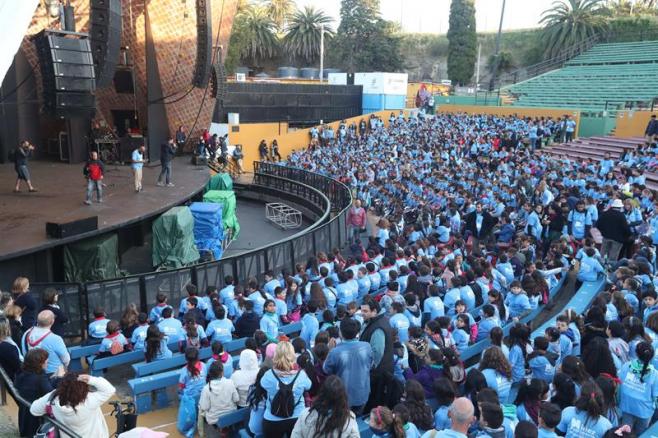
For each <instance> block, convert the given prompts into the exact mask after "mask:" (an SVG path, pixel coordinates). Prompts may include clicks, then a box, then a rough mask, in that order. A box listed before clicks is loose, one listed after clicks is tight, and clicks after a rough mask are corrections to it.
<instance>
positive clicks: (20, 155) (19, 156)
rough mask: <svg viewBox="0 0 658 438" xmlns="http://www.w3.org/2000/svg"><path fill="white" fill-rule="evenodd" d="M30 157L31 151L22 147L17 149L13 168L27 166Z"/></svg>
mask: <svg viewBox="0 0 658 438" xmlns="http://www.w3.org/2000/svg"><path fill="white" fill-rule="evenodd" d="M31 156H32V151H31V150H30V149H26V148H23V147H20V146H19V147H17V148H16V152H15V155H14V167H15V168H18V167H20V166H27V159H28V158H30V157H31Z"/></svg>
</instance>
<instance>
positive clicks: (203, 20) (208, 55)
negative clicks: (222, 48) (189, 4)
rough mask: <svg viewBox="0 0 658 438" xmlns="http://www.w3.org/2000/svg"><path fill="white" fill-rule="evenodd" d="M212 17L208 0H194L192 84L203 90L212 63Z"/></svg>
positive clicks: (208, 77) (206, 83)
mask: <svg viewBox="0 0 658 438" xmlns="http://www.w3.org/2000/svg"><path fill="white" fill-rule="evenodd" d="M211 19H212V15H211V11H210V0H196V63H195V65H194V78H193V79H192V84H193V85H194V86H195V87H197V88H205V87H206V86H207V85H208V79H210V70H211V67H212V65H211V61H212V23H211Z"/></svg>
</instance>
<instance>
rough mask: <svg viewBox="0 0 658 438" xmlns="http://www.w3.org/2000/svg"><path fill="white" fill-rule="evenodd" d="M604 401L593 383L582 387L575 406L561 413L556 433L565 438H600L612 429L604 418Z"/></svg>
mask: <svg viewBox="0 0 658 438" xmlns="http://www.w3.org/2000/svg"><path fill="white" fill-rule="evenodd" d="M605 415H606V412H605V401H604V399H603V394H602V393H601V390H600V389H599V387H598V386H597V385H596V384H595V383H593V382H587V383H586V384H584V385H583V387H582V391H581V394H580V396H579V397H578V399H577V400H576V405H575V406H569V407H567V408H565V409H564V410H563V411H562V420H561V421H560V424H558V425H557V428H556V429H557V430H556V432H558V433H560V434H561V435H562V434H564V436H565V437H566V438H573V437H581V436H587V437H591V438H602V437H603V435H605V433H606V432H607V431H608V430H609V429H610V428H611V427H612V424H611V423H610V421H609V420H608V419H607V418H606V417H605Z"/></svg>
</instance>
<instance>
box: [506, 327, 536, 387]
mask: <svg viewBox="0 0 658 438" xmlns="http://www.w3.org/2000/svg"><path fill="white" fill-rule="evenodd" d="M508 345H509V362H510V365H512V382H513V383H520V382H521V380H523V378H524V377H525V364H526V358H527V356H528V355H529V354H530V353H532V347H531V346H530V328H529V327H528V326H527V325H525V324H521V323H518V322H517V323H516V324H514V326H512V328H511V329H510V332H509V338H508Z"/></svg>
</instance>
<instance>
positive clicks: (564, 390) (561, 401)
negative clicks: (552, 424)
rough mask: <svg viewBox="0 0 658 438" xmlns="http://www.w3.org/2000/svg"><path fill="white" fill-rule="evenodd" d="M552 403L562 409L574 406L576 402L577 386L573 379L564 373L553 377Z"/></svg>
mask: <svg viewBox="0 0 658 438" xmlns="http://www.w3.org/2000/svg"><path fill="white" fill-rule="evenodd" d="M552 389H553V391H552V393H553V394H552V396H551V403H555V404H556V405H558V406H559V407H560V409H564V408H567V407H569V406H573V403H574V401H575V400H576V384H575V383H574V381H573V379H572V378H571V377H569V376H568V375H567V374H564V373H556V374H555V376H554V377H553V386H552Z"/></svg>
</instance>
